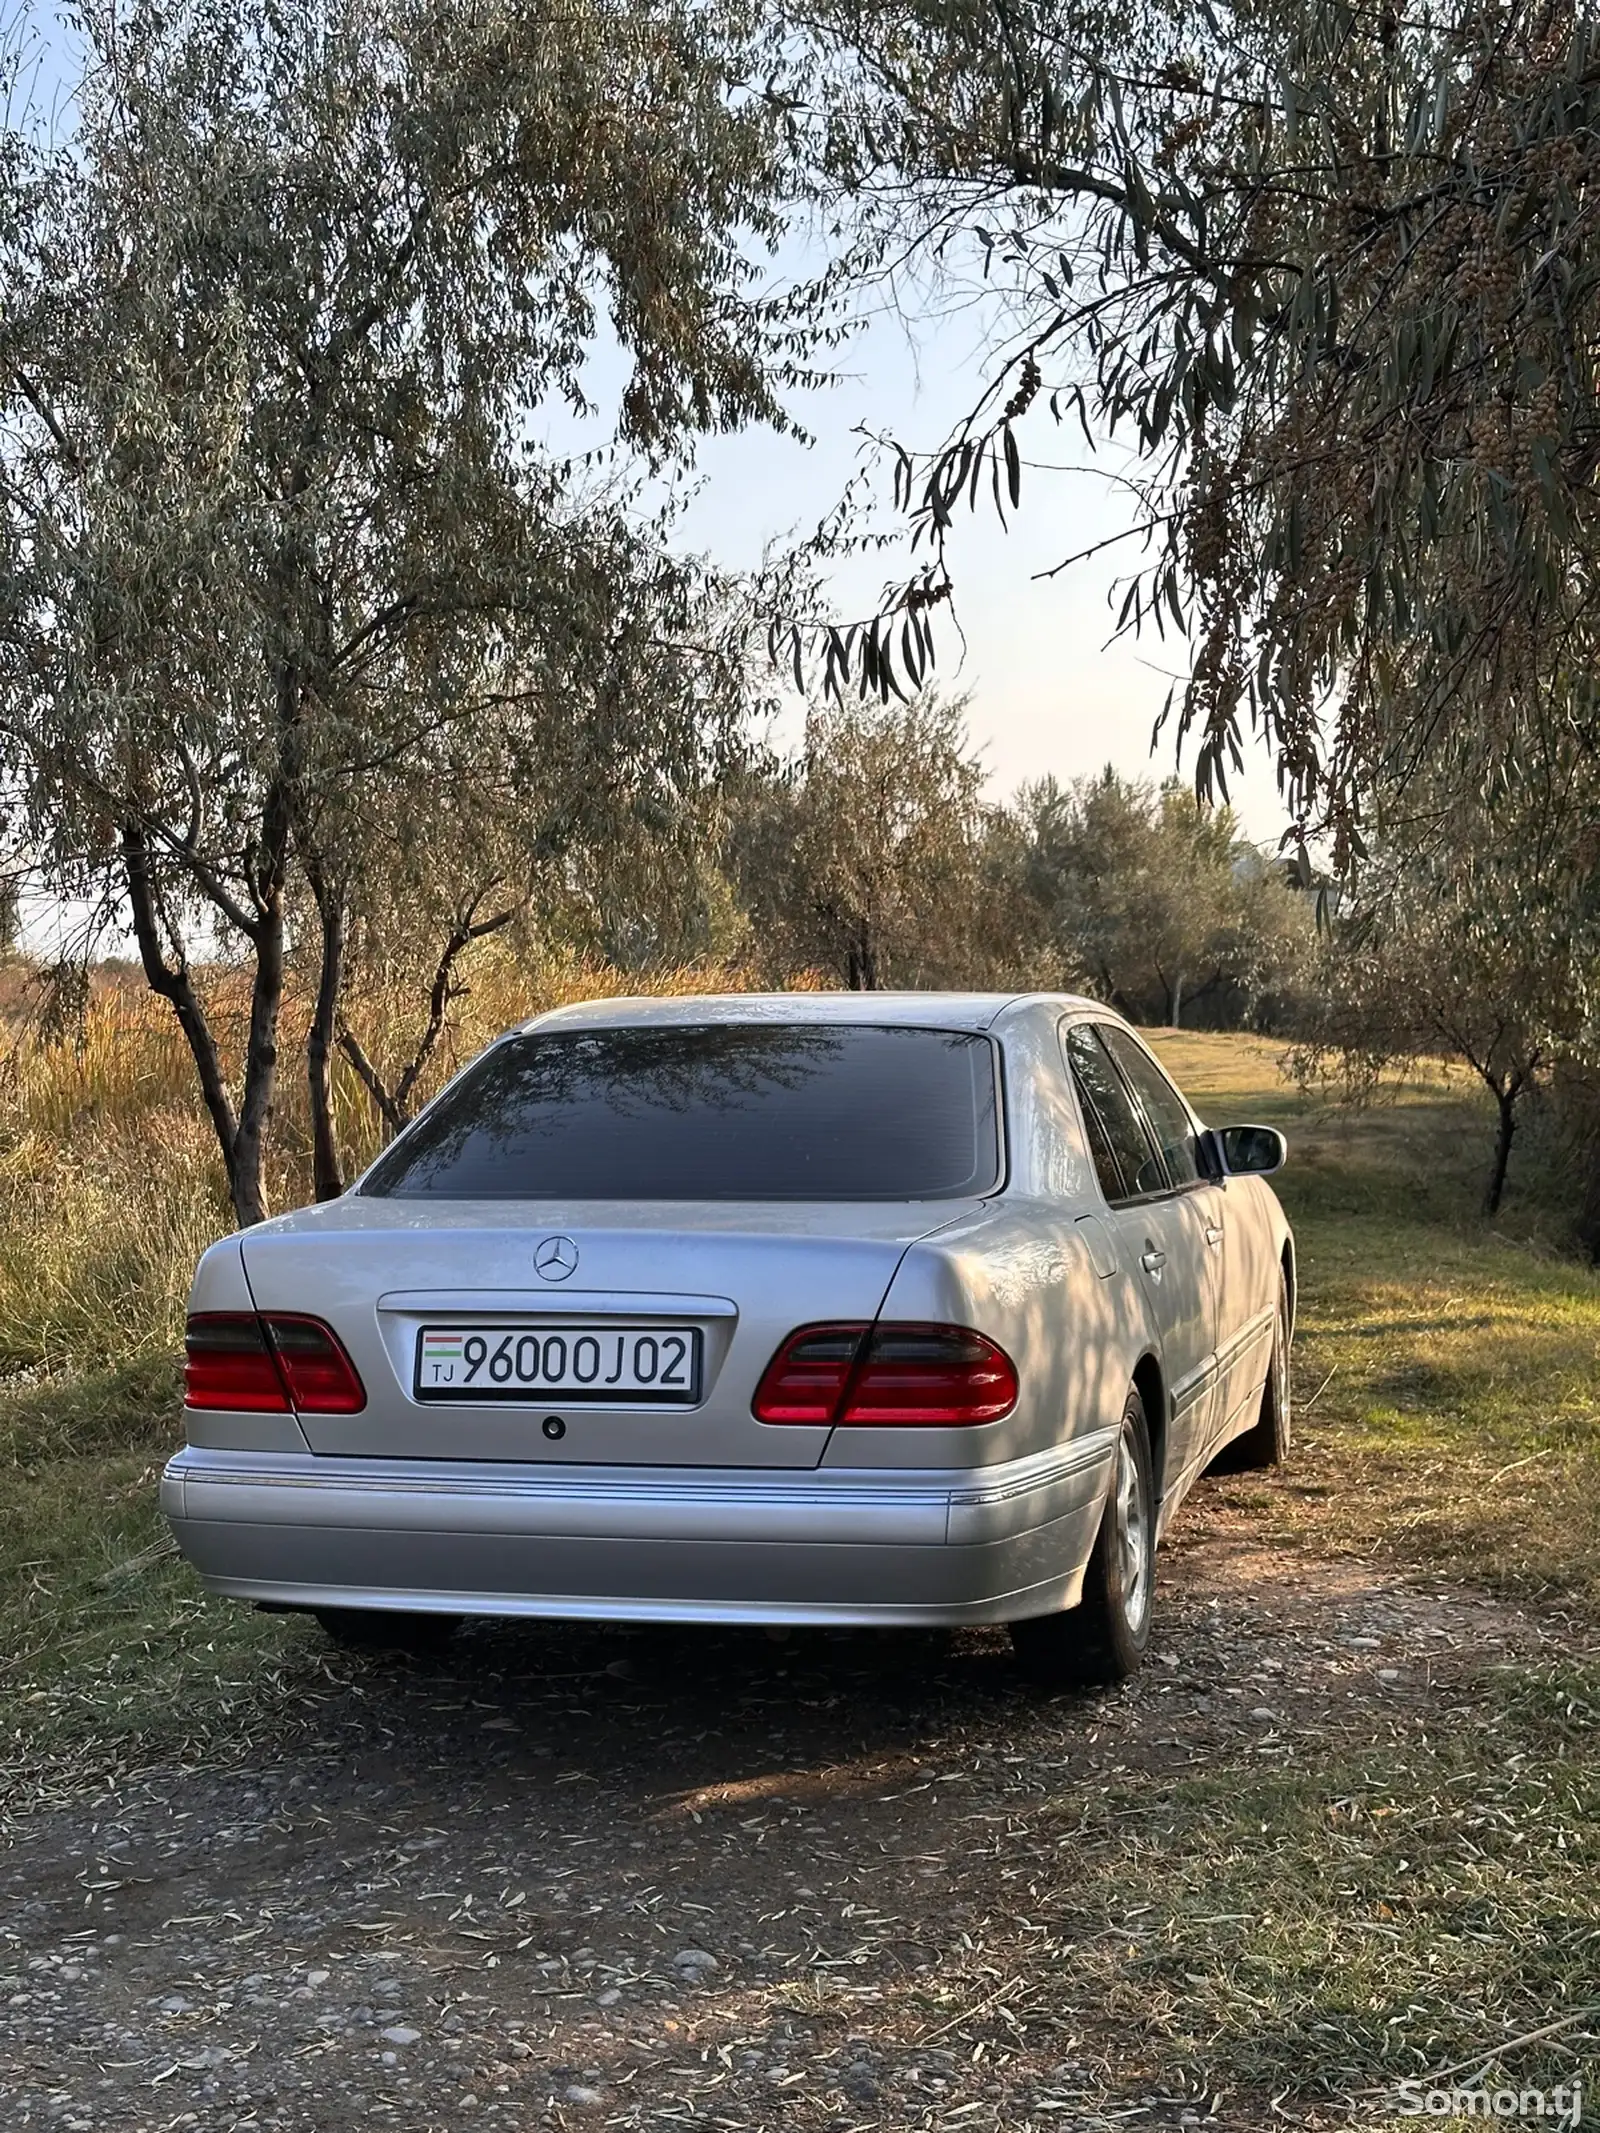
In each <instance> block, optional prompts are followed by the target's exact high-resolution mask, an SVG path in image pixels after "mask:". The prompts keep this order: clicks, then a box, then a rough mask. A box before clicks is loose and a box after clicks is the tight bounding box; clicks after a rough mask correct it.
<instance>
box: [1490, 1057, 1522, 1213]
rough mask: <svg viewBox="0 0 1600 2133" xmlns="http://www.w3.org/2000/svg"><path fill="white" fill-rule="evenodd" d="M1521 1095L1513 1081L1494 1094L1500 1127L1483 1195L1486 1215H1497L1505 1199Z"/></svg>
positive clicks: (1518, 1087)
mask: <svg viewBox="0 0 1600 2133" xmlns="http://www.w3.org/2000/svg"><path fill="white" fill-rule="evenodd" d="M1521 1094H1522V1089H1521V1086H1520V1084H1519V1083H1517V1082H1514V1081H1513V1082H1509V1083H1508V1084H1507V1085H1506V1087H1505V1088H1503V1089H1496V1090H1495V1092H1494V1100H1495V1102H1496V1103H1497V1104H1498V1105H1499V1107H1500V1126H1499V1130H1498V1131H1497V1132H1496V1134H1495V1138H1494V1167H1493V1169H1492V1170H1491V1171H1490V1172H1489V1184H1488V1187H1487V1189H1486V1191H1485V1192H1484V1195H1483V1211H1484V1213H1485V1214H1486V1215H1497V1214H1498V1213H1499V1212H1500V1202H1501V1200H1502V1199H1503V1198H1504V1197H1505V1189H1506V1171H1507V1168H1508V1167H1509V1165H1510V1162H1511V1142H1512V1139H1513V1138H1514V1136H1515V1134H1516V1130H1517V1098H1518V1097H1519V1096H1520V1095H1521Z"/></svg>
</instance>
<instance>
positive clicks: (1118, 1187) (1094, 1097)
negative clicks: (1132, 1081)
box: [1066, 1022, 1167, 1202]
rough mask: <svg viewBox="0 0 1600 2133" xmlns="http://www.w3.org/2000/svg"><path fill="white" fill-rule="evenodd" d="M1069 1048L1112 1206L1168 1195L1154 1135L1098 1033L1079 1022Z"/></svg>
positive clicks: (1086, 1123)
mask: <svg viewBox="0 0 1600 2133" xmlns="http://www.w3.org/2000/svg"><path fill="white" fill-rule="evenodd" d="M1066 1049H1067V1063H1068V1065H1069V1066H1070V1067H1071V1069H1072V1078H1073V1080H1074V1082H1076V1084H1077V1089H1078V1101H1079V1104H1080V1106H1081V1108H1082V1111H1083V1122H1084V1129H1085V1131H1086V1133H1087V1134H1088V1139H1089V1153H1090V1155H1091V1156H1092V1157H1093V1158H1094V1167H1095V1171H1096V1174H1097V1175H1098V1177H1099V1179H1100V1189H1101V1191H1102V1192H1103V1193H1104V1194H1105V1196H1106V1198H1107V1199H1108V1200H1111V1201H1113V1202H1115V1201H1117V1200H1130V1199H1134V1198H1136V1197H1137V1196H1138V1195H1139V1194H1140V1193H1146V1192H1163V1191H1165V1189H1166V1183H1167V1180H1166V1175H1165V1173H1164V1172H1163V1171H1162V1169H1161V1165H1160V1163H1159V1162H1158V1161H1157V1159H1156V1154H1155V1150H1154V1149H1153V1148H1152V1147H1151V1145H1150V1136H1149V1135H1148V1134H1147V1133H1146V1132H1145V1130H1144V1127H1143V1126H1142V1125H1141V1124H1140V1122H1139V1114H1138V1112H1137V1111H1135V1109H1134V1107H1133V1099H1132V1098H1131V1097H1130V1096H1129V1094H1128V1091H1127V1086H1126V1084H1125V1083H1124V1082H1123V1080H1122V1077H1121V1075H1120V1074H1118V1072H1117V1070H1116V1068H1115V1067H1114V1066H1113V1065H1112V1063H1111V1059H1110V1057H1109V1055H1108V1054H1107V1052H1106V1048H1105V1046H1104V1045H1103V1044H1102V1043H1101V1042H1100V1039H1099V1037H1098V1036H1097V1035H1096V1034H1095V1031H1094V1030H1093V1029H1092V1028H1091V1027H1090V1026H1089V1024H1088V1023H1086V1022H1080V1023H1078V1024H1077V1025H1076V1027H1074V1028H1072V1029H1069V1030H1068V1031H1067V1045H1066Z"/></svg>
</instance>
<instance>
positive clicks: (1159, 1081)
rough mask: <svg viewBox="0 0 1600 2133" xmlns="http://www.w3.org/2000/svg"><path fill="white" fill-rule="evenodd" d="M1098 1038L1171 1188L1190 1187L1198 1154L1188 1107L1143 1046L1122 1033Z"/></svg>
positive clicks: (1107, 1033)
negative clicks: (1128, 1085)
mask: <svg viewBox="0 0 1600 2133" xmlns="http://www.w3.org/2000/svg"><path fill="white" fill-rule="evenodd" d="M1100 1035H1101V1036H1102V1037H1103V1038H1104V1039H1105V1043H1106V1048H1107V1050H1108V1051H1109V1052H1110V1053H1111V1056H1112V1057H1113V1058H1114V1059H1115V1060H1116V1062H1117V1064H1118V1066H1120V1067H1121V1069H1122V1071H1123V1073H1124V1074H1126V1075H1127V1077H1128V1079H1129V1081H1131V1082H1132V1084H1133V1087H1134V1092H1135V1094H1136V1095H1137V1096H1138V1098H1139V1101H1140V1103H1141V1104H1143V1106H1144V1115H1145V1117H1146V1118H1147V1119H1148V1120H1149V1121H1150V1126H1151V1129H1152V1131H1153V1132H1154V1134H1155V1137H1156V1140H1157V1141H1158V1143H1159V1144H1160V1148H1161V1159H1162V1161H1163V1162H1164V1163H1165V1164H1166V1166H1167V1173H1168V1175H1169V1176H1170V1177H1171V1179H1172V1182H1173V1184H1174V1185H1193V1184H1194V1183H1195V1182H1196V1181H1197V1180H1198V1179H1199V1178H1200V1176H1201V1174H1202V1173H1201V1169H1200V1151H1199V1148H1198V1147H1197V1145H1196V1139H1195V1130H1194V1121H1193V1119H1191V1118H1190V1116H1189V1107H1188V1105H1187V1104H1186V1103H1185V1102H1184V1100H1183V1098H1182V1097H1181V1096H1180V1095H1179V1094H1178V1092H1177V1090H1176V1089H1175V1088H1174V1087H1173V1086H1172V1083H1171V1082H1170V1081H1168V1079H1167V1077H1166V1075H1165V1074H1163V1073H1162V1071H1161V1069H1160V1067H1158V1066H1157V1065H1156V1063H1155V1061H1154V1060H1153V1059H1152V1058H1151V1057H1150V1054H1149V1053H1148V1052H1147V1051H1146V1050H1145V1049H1144V1047H1143V1045H1140V1044H1135V1043H1134V1041H1133V1039H1132V1038H1131V1037H1130V1036H1129V1035H1128V1033H1127V1031H1126V1030H1120V1029H1112V1028H1102V1029H1101V1030H1100Z"/></svg>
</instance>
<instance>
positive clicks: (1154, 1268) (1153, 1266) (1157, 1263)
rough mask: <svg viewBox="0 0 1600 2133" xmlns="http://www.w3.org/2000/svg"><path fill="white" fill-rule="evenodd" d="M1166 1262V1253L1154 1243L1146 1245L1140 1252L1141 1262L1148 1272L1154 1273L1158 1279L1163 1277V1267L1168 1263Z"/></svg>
mask: <svg viewBox="0 0 1600 2133" xmlns="http://www.w3.org/2000/svg"><path fill="white" fill-rule="evenodd" d="M1166 1263H1167V1255H1166V1253H1165V1252H1163V1251H1161V1250H1159V1249H1158V1248H1157V1246H1155V1245H1153V1244H1148V1245H1146V1246H1145V1248H1144V1250H1143V1251H1142V1252H1141V1253H1140V1254H1139V1264H1140V1265H1141V1266H1142V1267H1143V1268H1144V1270H1145V1272H1146V1273H1147V1274H1151V1275H1153V1276H1154V1277H1155V1279H1156V1280H1157V1281H1159V1280H1160V1279H1161V1269H1162V1268H1163V1267H1164V1266H1165V1265H1166Z"/></svg>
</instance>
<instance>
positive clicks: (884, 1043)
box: [363, 1023, 1000, 1200]
mask: <svg viewBox="0 0 1600 2133" xmlns="http://www.w3.org/2000/svg"><path fill="white" fill-rule="evenodd" d="M999 1169H1000V1158H999V1132H998V1124H997V1117H996V1095H995V1059H994V1050H993V1047H992V1046H991V1044H990V1043H989V1040H988V1039H987V1038H986V1037H976V1036H972V1035H968V1034H965V1033H962V1032H958V1031H951V1030H934V1029H874V1028H868V1027H858V1026H854V1025H851V1026H845V1027H839V1026H834V1025H819V1024H798V1025H797V1024H791V1025H789V1026H788V1027H780V1028H772V1027H768V1026H765V1025H762V1024H759V1023H720V1024H711V1025H707V1026H704V1027H700V1028H683V1027H673V1028H662V1027H654V1028H643V1029H602V1030H552V1031H550V1032H549V1033H548V1034H546V1035H538V1034H535V1035H530V1036H526V1037H512V1038H509V1039H508V1040H507V1041H506V1042H505V1043H503V1044H498V1045H496V1046H495V1047H494V1049H493V1050H492V1051H490V1052H487V1053H486V1054H485V1055H484V1057H483V1058H482V1059H481V1060H479V1061H478V1063H477V1065H476V1066H474V1067H472V1068H470V1069H469V1071H468V1072H467V1073H466V1074H464V1075H463V1076H462V1078H461V1079H460V1081H458V1082H457V1083H456V1084H455V1085H454V1086H453V1087H452V1088H450V1089H448V1090H447V1091H446V1092H445V1094H444V1096H443V1097H441V1099H440V1100H439V1102H438V1103H437V1104H435V1105H434V1106H433V1107H432V1109H431V1110H429V1111H428V1112H427V1113H425V1114H424V1116H423V1117H422V1118H420V1119H419V1120H418V1121H417V1123H416V1125H415V1126H414V1127H413V1128H412V1129H411V1130H410V1132H408V1133H406V1134H404V1135H403V1136H402V1137H401V1138H400V1139H399V1140H398V1141H396V1143H395V1145H394V1146H393V1148H391V1149H390V1150H389V1152H388V1154H387V1155H385V1156H383V1157H382V1158H381V1159H380V1161H379V1162H378V1164H377V1166H376V1167H375V1169H374V1170H373V1172H372V1175H371V1176H370V1177H369V1179H368V1180H367V1183H366V1185H365V1187H364V1188H363V1189H364V1190H365V1191H367V1192H369V1193H376V1194H379V1195H381V1196H386V1197H394V1198H397V1199H411V1198H443V1199H453V1200H522V1199H558V1200H560V1199H573V1200H928V1199H933V1200H937V1199H949V1198H954V1197H957V1196H960V1195H965V1194H970V1193H985V1192H992V1191H993V1190H994V1189H995V1187H996V1185H997V1183H998V1181H999Z"/></svg>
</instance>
